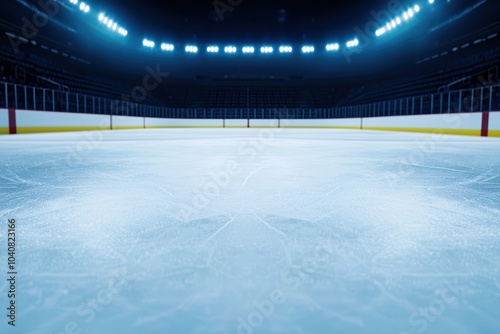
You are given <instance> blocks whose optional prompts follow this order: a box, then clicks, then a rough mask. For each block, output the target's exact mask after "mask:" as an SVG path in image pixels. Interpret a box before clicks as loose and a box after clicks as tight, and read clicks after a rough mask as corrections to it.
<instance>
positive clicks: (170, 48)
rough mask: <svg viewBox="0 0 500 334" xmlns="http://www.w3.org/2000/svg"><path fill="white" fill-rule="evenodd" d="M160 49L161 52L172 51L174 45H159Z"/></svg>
mask: <svg viewBox="0 0 500 334" xmlns="http://www.w3.org/2000/svg"><path fill="white" fill-rule="evenodd" d="M160 48H161V49H162V50H163V51H174V45H173V44H168V43H161V45H160Z"/></svg>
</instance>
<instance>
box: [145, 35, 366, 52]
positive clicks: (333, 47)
mask: <svg viewBox="0 0 500 334" xmlns="http://www.w3.org/2000/svg"><path fill="white" fill-rule="evenodd" d="M142 45H143V46H144V47H147V48H154V47H155V45H156V44H155V42H154V41H151V40H149V39H147V38H145V39H144V40H143V41H142ZM358 45H359V40H358V39H357V38H355V39H353V40H352V41H349V42H347V47H349V48H352V47H355V46H358ZM160 48H161V50H163V51H174V50H175V46H174V45H173V44H167V43H162V44H161V46H160ZM339 49H340V45H339V44H338V43H334V44H327V45H326V51H338V50H339ZM278 50H279V52H280V53H292V52H293V48H292V47H291V46H288V45H282V46H280V47H279V49H278ZM184 51H185V52H187V53H198V51H199V48H198V47H197V46H195V45H186V47H185V48H184ZM219 51H220V48H219V47H218V46H216V45H209V46H207V53H218V52H219ZM237 51H238V48H237V47H236V46H232V45H230V46H226V47H224V53H236V52H237ZM314 51H315V48H314V46H312V45H305V46H303V47H302V52H303V53H313V52H314ZM241 52H242V53H250V54H251V53H255V47H253V46H244V47H243V48H242V49H241ZM273 52H274V48H273V47H272V46H263V47H261V48H260V53H263V54H266V53H273Z"/></svg>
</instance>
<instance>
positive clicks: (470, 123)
mask: <svg viewBox="0 0 500 334" xmlns="http://www.w3.org/2000/svg"><path fill="white" fill-rule="evenodd" d="M481 121H482V113H463V114H439V115H411V116H389V117H373V118H363V130H381V131H401V132H423V133H440V134H454V135H468V136H480V135H481Z"/></svg>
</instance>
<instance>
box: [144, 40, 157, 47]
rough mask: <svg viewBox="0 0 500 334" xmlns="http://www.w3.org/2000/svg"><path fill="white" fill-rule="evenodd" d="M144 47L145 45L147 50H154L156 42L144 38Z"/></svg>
mask: <svg viewBox="0 0 500 334" xmlns="http://www.w3.org/2000/svg"><path fill="white" fill-rule="evenodd" d="M142 45H144V46H145V47H147V48H154V47H155V42H153V41H150V40H148V39H147V38H144V40H143V41H142Z"/></svg>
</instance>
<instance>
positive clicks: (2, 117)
mask: <svg viewBox="0 0 500 334" xmlns="http://www.w3.org/2000/svg"><path fill="white" fill-rule="evenodd" d="M7 134H9V111H8V110H7V109H0V135H7Z"/></svg>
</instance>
